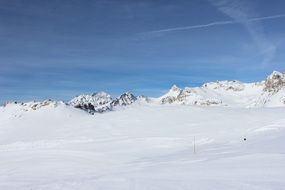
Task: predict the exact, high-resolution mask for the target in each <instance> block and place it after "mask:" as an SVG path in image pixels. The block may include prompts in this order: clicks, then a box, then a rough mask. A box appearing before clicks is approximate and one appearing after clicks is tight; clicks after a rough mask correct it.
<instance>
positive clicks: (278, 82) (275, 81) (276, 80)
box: [264, 71, 285, 91]
mask: <svg viewBox="0 0 285 190" xmlns="http://www.w3.org/2000/svg"><path fill="white" fill-rule="evenodd" d="M283 87H285V73H281V72H278V71H273V72H272V73H271V74H270V75H269V76H268V77H267V78H266V80H265V88H264V90H265V91H278V90H280V89H281V88H283Z"/></svg>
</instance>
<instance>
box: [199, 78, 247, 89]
mask: <svg viewBox="0 0 285 190" xmlns="http://www.w3.org/2000/svg"><path fill="white" fill-rule="evenodd" d="M202 88H211V89H223V90H232V91H242V90H244V84H243V83H241V82H240V81H237V80H232V81H228V80H225V81H216V82H209V83H205V84H203V85H202Z"/></svg>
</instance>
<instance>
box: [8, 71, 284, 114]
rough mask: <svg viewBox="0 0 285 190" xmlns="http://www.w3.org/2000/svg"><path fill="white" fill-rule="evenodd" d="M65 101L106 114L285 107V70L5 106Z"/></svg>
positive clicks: (33, 106)
mask: <svg viewBox="0 0 285 190" xmlns="http://www.w3.org/2000/svg"><path fill="white" fill-rule="evenodd" d="M60 104H65V105H66V106H72V107H74V108H78V109H81V110H84V111H87V112H88V113H90V114H94V113H103V112H107V111H111V110H115V109H118V108H121V107H124V106H128V105H131V104H176V105H177V104H178V105H179V104H181V105H192V106H228V107H246V108H253V107H282V106H285V72H283V73H281V72H278V71H274V72H272V74H270V75H269V76H268V77H267V78H266V79H265V80H263V81H260V82H255V83H242V82H240V81H237V80H224V81H215V82H209V83H205V84H203V85H202V86H200V87H186V88H184V89H182V88H179V87H177V86H176V85H173V86H172V88H171V89H170V90H169V91H168V92H167V93H166V94H164V95H163V96H161V97H158V98H151V97H145V96H135V95H133V94H132V93H130V92H125V93H123V94H122V95H120V96H119V97H116V98H113V97H111V95H109V94H107V93H105V92H97V93H94V94H91V95H88V94H87V95H86V94H82V95H79V96H76V97H74V98H73V99H72V100H70V101H69V102H55V101H52V100H46V101H43V102H28V103H17V102H9V103H6V104H4V107H6V106H9V105H10V106H11V105H16V106H20V107H21V108H22V109H23V110H25V111H28V110H37V109H39V108H41V107H43V106H47V105H52V106H57V105H60Z"/></svg>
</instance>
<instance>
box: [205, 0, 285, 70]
mask: <svg viewBox="0 0 285 190" xmlns="http://www.w3.org/2000/svg"><path fill="white" fill-rule="evenodd" d="M210 2H211V3H212V4H213V5H214V6H215V7H217V9H218V10H219V11H221V12H222V13H224V14H226V15H227V16H229V17H231V18H232V19H233V20H234V22H236V23H239V24H241V25H243V26H244V28H245V29H246V30H247V31H248V33H249V34H250V36H251V38H252V39H253V41H254V42H255V44H256V46H257V48H258V51H259V53H260V54H262V55H263V62H262V65H263V66H265V65H267V64H269V63H270V62H271V61H272V60H273V59H274V56H275V54H276V49H277V45H276V44H273V43H272V42H271V41H270V40H269V39H268V38H267V36H266V35H265V32H264V27H263V25H262V23H261V22H259V21H262V20H268V19H277V18H282V17H284V14H280V15H273V16H267V17H258V16H256V15H258V12H257V11H256V10H255V9H254V8H253V6H252V4H249V2H248V1H242V0H210ZM253 16H255V18H252V17H253Z"/></svg>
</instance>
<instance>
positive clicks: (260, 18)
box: [145, 14, 285, 34]
mask: <svg viewBox="0 0 285 190" xmlns="http://www.w3.org/2000/svg"><path fill="white" fill-rule="evenodd" d="M277 18H285V14H278V15H271V16H265V17H256V18H249V19H247V20H246V21H247V22H257V21H262V20H272V19H277ZM239 23H240V22H238V21H236V20H225V21H215V22H211V23H207V24H199V25H191V26H182V27H174V28H166V29H161V30H153V31H150V32H146V33H145V34H147V33H149V34H150V33H164V32H174V31H182V30H192V29H199V28H208V27H213V26H219V25H228V24H239Z"/></svg>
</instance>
